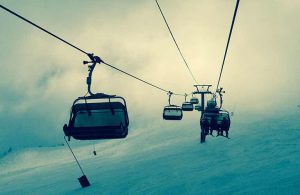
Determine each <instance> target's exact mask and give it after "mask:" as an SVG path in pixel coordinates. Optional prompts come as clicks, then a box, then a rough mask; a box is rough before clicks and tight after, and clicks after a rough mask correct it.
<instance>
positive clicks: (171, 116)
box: [163, 105, 183, 120]
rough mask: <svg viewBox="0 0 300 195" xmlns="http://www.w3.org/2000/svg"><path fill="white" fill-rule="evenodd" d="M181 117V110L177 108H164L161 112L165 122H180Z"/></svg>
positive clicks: (173, 106)
mask: <svg viewBox="0 0 300 195" xmlns="http://www.w3.org/2000/svg"><path fill="white" fill-rule="evenodd" d="M182 117H183V113H182V109H181V107H179V106H175V105H170V106H166V107H165V108H164V111H163V119H165V120H181V119H182Z"/></svg>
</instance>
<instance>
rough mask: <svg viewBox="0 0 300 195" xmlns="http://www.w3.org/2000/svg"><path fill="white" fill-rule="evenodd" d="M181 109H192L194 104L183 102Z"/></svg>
mask: <svg viewBox="0 0 300 195" xmlns="http://www.w3.org/2000/svg"><path fill="white" fill-rule="evenodd" d="M182 110H183V111H193V110H194V105H193V104H192V103H190V102H184V103H183V104H182Z"/></svg>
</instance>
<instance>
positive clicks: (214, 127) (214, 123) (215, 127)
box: [210, 117, 219, 135]
mask: <svg viewBox="0 0 300 195" xmlns="http://www.w3.org/2000/svg"><path fill="white" fill-rule="evenodd" d="M213 130H216V131H218V135H219V128H218V123H217V119H216V117H212V118H211V121H210V131H211V132H213Z"/></svg>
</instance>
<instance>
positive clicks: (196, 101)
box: [190, 97, 199, 104]
mask: <svg viewBox="0 0 300 195" xmlns="http://www.w3.org/2000/svg"><path fill="white" fill-rule="evenodd" d="M190 102H191V103H192V104H199V99H198V98H196V97H192V98H191V101H190Z"/></svg>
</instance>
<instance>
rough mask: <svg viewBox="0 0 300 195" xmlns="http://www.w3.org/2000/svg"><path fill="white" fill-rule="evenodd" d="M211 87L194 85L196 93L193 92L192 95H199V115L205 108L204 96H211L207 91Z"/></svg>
mask: <svg viewBox="0 0 300 195" xmlns="http://www.w3.org/2000/svg"><path fill="white" fill-rule="evenodd" d="M211 86H212V85H194V87H196V91H194V92H193V94H200V95H201V108H200V109H199V110H198V111H201V115H202V114H203V112H204V108H205V103H204V102H205V95H206V94H212V93H211V92H210V91H209V88H210V87H211Z"/></svg>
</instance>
